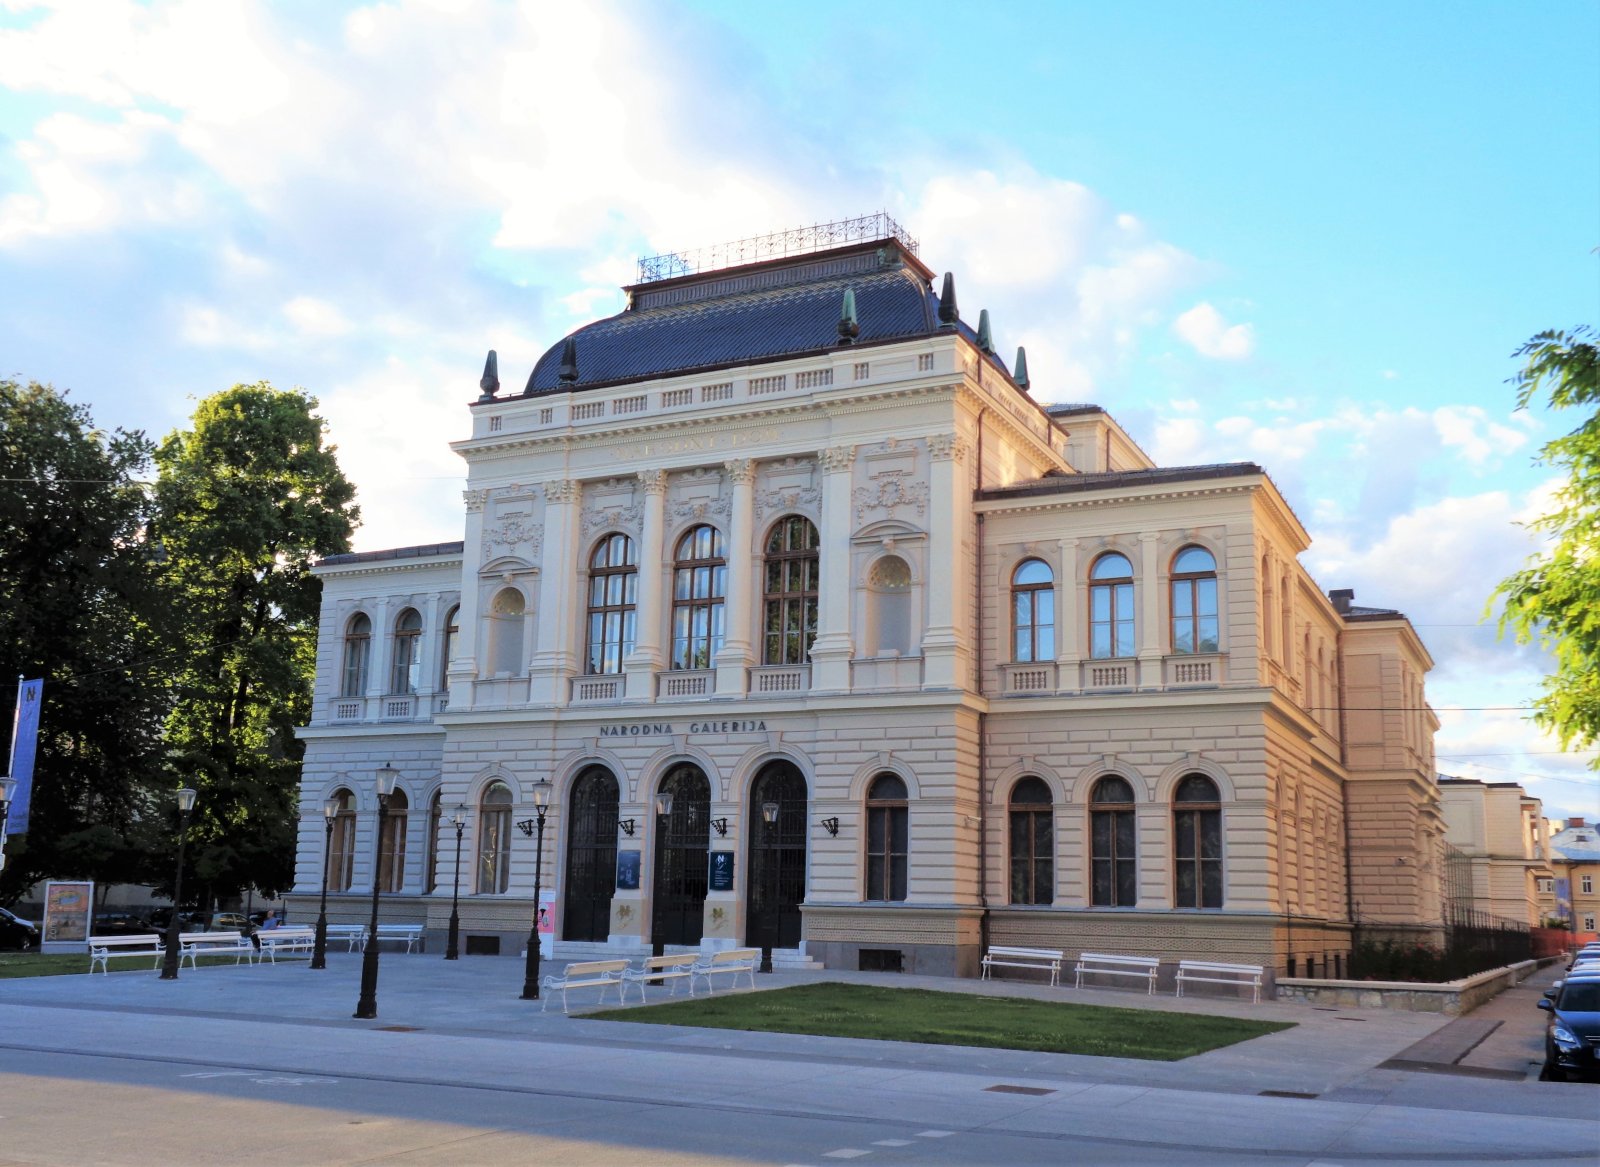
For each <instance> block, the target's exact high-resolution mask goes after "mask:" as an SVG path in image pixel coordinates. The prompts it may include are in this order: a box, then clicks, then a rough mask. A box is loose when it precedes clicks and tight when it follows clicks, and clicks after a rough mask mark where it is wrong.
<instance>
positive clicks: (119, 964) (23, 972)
mask: <svg viewBox="0 0 1600 1167" xmlns="http://www.w3.org/2000/svg"><path fill="white" fill-rule="evenodd" d="M279 959H280V960H282V959H285V958H282V957H280V958H279ZM154 961H155V958H154V957H153V956H113V957H112V958H111V971H112V972H133V971H143V972H154V971H155V969H154V968H153V967H152V964H153V962H154ZM200 963H201V964H233V963H235V961H234V958H233V957H231V956H202V957H201V958H200ZM184 967H185V968H187V967H188V964H187V962H185V965H184ZM88 971H89V954H88V953H87V952H0V980H5V979H6V978H8V977H60V976H70V975H71V974H73V973H86V972H88Z"/></svg>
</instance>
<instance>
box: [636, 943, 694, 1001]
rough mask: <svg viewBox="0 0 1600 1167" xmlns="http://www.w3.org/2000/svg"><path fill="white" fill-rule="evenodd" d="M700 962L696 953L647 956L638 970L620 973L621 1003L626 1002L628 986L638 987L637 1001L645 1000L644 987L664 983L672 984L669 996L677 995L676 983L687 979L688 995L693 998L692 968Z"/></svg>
mask: <svg viewBox="0 0 1600 1167" xmlns="http://www.w3.org/2000/svg"><path fill="white" fill-rule="evenodd" d="M699 960H700V954H699V953H698V952H674V953H668V954H667V955H665V956H647V957H645V958H644V960H643V961H642V962H640V965H639V967H638V968H630V969H625V970H623V973H622V1002H623V1004H627V1002H628V986H629V985H637V986H638V987H639V1000H640V1001H641V1002H643V1001H644V999H645V993H644V987H645V985H659V984H662V983H664V982H666V981H671V982H672V988H671V991H670V992H669V993H668V995H669V996H673V997H676V996H677V995H678V981H679V980H680V979H685V978H687V979H688V981H689V995H690V996H691V997H692V996H694V966H695V964H696V963H698V962H699Z"/></svg>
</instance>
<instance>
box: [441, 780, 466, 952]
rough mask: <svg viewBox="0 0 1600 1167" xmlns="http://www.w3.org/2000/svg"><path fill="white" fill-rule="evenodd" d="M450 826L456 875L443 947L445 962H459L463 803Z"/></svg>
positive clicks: (453, 815) (451, 890)
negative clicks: (448, 933) (448, 927)
mask: <svg viewBox="0 0 1600 1167" xmlns="http://www.w3.org/2000/svg"><path fill="white" fill-rule="evenodd" d="M450 825H451V826H452V827H454V828H455V829H456V873H455V877H454V878H453V879H452V880H451V881H450V939H449V941H448V942H446V944H445V946H444V958H445V959H446V960H459V959H460V957H461V947H460V942H461V917H460V915H459V914H458V913H457V912H456V908H457V907H459V906H460V904H461V829H462V828H463V827H465V826H466V825H467V807H466V804H465V803H457V804H456V809H455V811H454V812H453V813H452V814H451V815H450Z"/></svg>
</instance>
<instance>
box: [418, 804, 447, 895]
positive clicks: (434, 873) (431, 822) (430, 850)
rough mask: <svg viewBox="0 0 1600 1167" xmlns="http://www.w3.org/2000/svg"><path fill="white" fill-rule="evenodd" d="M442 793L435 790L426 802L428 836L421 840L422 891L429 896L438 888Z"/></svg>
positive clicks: (442, 820) (442, 811)
mask: <svg viewBox="0 0 1600 1167" xmlns="http://www.w3.org/2000/svg"><path fill="white" fill-rule="evenodd" d="M443 803H444V791H442V790H435V791H434V792H433V797H432V798H430V799H429V800H428V835H427V838H426V839H424V840H423V856H422V891H423V894H425V895H431V894H432V893H433V891H434V889H435V888H437V887H438V886H439V828H440V827H442V826H443V825H444V805H443Z"/></svg>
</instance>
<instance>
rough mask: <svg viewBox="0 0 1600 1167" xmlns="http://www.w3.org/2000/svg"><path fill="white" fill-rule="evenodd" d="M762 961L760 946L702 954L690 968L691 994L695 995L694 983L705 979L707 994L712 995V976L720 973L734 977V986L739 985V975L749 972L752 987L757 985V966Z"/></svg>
mask: <svg viewBox="0 0 1600 1167" xmlns="http://www.w3.org/2000/svg"><path fill="white" fill-rule="evenodd" d="M760 963H761V950H760V949H759V948H725V949H723V950H722V951H721V952H713V953H711V954H710V955H709V956H702V957H701V958H700V959H699V960H697V961H695V962H694V964H693V965H691V966H690V968H689V996H691V997H692V996H694V983H695V981H697V980H703V981H705V983H706V996H708V997H709V996H711V978H712V977H714V976H718V975H728V976H731V977H732V978H733V987H734V988H738V987H739V975H740V974H741V973H745V974H748V975H749V977H750V987H751V988H752V989H753V988H755V987H756V966H757V965H758V964H760Z"/></svg>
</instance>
